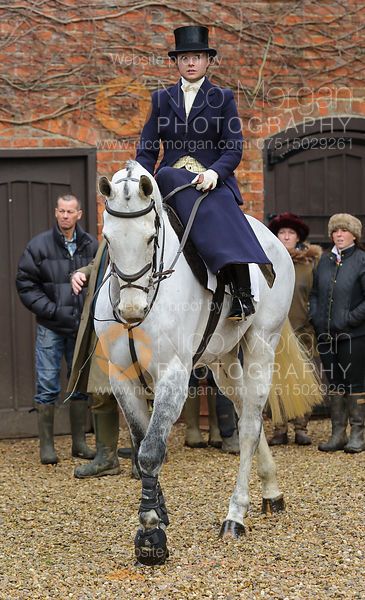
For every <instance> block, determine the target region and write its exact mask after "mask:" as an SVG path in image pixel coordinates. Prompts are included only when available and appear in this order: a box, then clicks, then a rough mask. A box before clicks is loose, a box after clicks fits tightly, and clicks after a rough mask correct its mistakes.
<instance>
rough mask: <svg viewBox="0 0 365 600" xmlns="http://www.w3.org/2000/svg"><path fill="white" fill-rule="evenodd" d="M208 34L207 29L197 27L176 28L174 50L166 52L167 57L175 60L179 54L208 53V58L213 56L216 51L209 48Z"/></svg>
mask: <svg viewBox="0 0 365 600" xmlns="http://www.w3.org/2000/svg"><path fill="white" fill-rule="evenodd" d="M208 34H209V30H208V27H201V26H199V25H188V26H187V27H178V28H177V29H175V31H174V35H175V46H176V48H175V50H171V51H170V52H168V55H169V56H171V57H173V58H176V56H177V55H178V54H180V53H181V52H208V54H209V56H215V55H216V54H217V51H216V50H214V48H209V41H208Z"/></svg>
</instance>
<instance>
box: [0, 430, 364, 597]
mask: <svg viewBox="0 0 365 600" xmlns="http://www.w3.org/2000/svg"><path fill="white" fill-rule="evenodd" d="M265 426H266V428H267V429H268V424H266V425H265ZM310 431H311V433H312V434H313V439H314V442H315V444H314V445H313V446H310V447H306V448H299V447H297V446H294V445H293V444H292V443H291V444H290V445H289V446H286V447H279V448H275V449H274V456H275V459H276V463H277V467H278V475H279V481H280V485H281V488H282V490H283V491H284V493H285V498H286V503H287V512H286V513H284V514H282V515H280V516H274V517H264V516H262V515H261V513H260V504H261V494H260V485H259V481H258V478H257V474H256V468H255V467H254V469H253V475H252V483H251V509H250V512H249V515H248V518H247V519H246V525H247V528H248V535H247V537H246V538H244V539H242V540H240V541H238V542H237V541H233V540H228V541H224V542H222V541H220V540H218V539H217V534H218V532H219V527H220V524H221V522H222V520H223V519H224V517H225V515H226V512H227V507H228V500H229V496H230V494H231V491H232V488H233V485H234V481H235V476H236V471H237V466H238V458H237V457H233V456H228V455H224V454H222V453H221V452H220V451H219V450H214V449H207V450H205V449H204V450H191V449H188V448H184V447H183V435H184V426H183V425H181V424H180V425H177V426H176V427H175V428H174V430H173V435H172V436H171V442H170V444H169V460H168V462H167V463H166V464H165V465H164V468H163V474H162V478H161V482H162V485H163V489H164V493H165V498H166V502H167V507H168V509H169V514H170V519H171V525H170V527H169V532H168V541H169V549H170V558H169V560H168V561H167V563H166V564H165V565H164V566H163V567H156V568H154V569H148V568H146V567H145V568H138V567H135V566H134V554H133V539H134V535H135V531H136V527H137V522H138V519H137V508H138V503H139V494H140V484H139V482H137V481H134V480H132V479H130V473H129V471H130V467H129V463H128V462H127V461H122V467H123V471H122V474H121V475H120V476H118V477H103V478H100V479H94V480H76V479H75V478H74V477H73V469H74V466H75V464H78V461H77V460H74V459H71V458H70V457H69V453H70V446H71V444H70V438H69V437H67V436H65V437H59V438H57V439H56V446H57V450H58V453H59V457H60V459H61V462H60V463H59V465H57V466H55V467H53V466H42V465H40V464H39V462H38V442H37V440H20V441H8V440H6V441H0V481H1V499H0V507H1V508H0V510H1V515H0V518H1V522H0V524H1V547H0V551H1V556H0V598H1V600H8V599H9V600H10V599H16V600H25V599H28V598H29V599H32V600H36V599H41V600H46V599H48V598H52V599H54V598H57V599H60V600H65V599H67V598H75V599H77V600H86V599H92V600H97V599H99V598H100V599H103V600H109V599H116V600H124V599H128V600H135V599H140V598H146V599H147V598H148V600H157V599H158V600H162V599H169V600H170V599H173V600H180V599H181V600H183V599H184V600H185V599H194V598H197V599H203V598H211V599H215V600H233V599H256V598H260V599H261V598H275V599H279V598H280V599H286V598H288V599H298V600H307V599H308V600H318V599H322V598H323V599H326V600H328V599H330V598H346V599H349V598H358V599H363V598H365V577H364V556H365V533H364V526H365V493H364V490H365V486H364V483H365V453H363V454H360V455H357V456H352V455H345V454H344V453H342V452H337V453H335V454H329V455H328V454H323V453H320V452H318V451H317V449H316V444H317V443H318V441H319V440H322V439H324V438H325V436H326V435H327V434H328V431H329V422H328V420H325V421H312V422H311V423H310ZM123 437H125V432H122V435H121V438H122V439H121V442H122V443H123V441H125V439H126V438H125V439H124V440H123Z"/></svg>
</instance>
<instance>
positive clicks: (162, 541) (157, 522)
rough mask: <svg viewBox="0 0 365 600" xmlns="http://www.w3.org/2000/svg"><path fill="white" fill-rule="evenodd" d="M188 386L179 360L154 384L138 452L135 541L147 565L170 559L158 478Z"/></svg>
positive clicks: (162, 499) (184, 371) (141, 559)
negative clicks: (150, 409) (139, 495)
mask: <svg viewBox="0 0 365 600" xmlns="http://www.w3.org/2000/svg"><path fill="white" fill-rule="evenodd" d="M188 382H189V374H188V371H187V370H186V369H185V367H183V366H182V364H181V362H180V361H179V360H178V359H174V360H172V361H171V362H170V363H169V366H168V368H167V369H166V370H165V371H164V373H163V375H162V377H160V378H159V380H158V381H157V382H156V384H155V399H154V407H153V412H152V416H151V419H150V423H149V426H148V429H147V432H146V435H145V437H144V439H143V441H142V443H141V445H140V448H139V453H138V463H139V467H140V470H141V479H142V498H141V504H140V507H139V520H140V524H141V527H140V529H139V530H138V532H137V535H136V539H135V552H136V557H137V560H138V561H139V562H140V563H142V564H145V565H157V564H163V563H164V562H165V560H166V558H167V557H168V550H167V539H166V533H165V530H166V527H167V526H168V524H169V518H168V515H167V510H166V505H165V500H164V497H163V493H162V490H161V487H160V484H159V481H158V474H159V472H160V469H161V466H162V463H163V460H164V458H165V453H166V443H167V438H168V435H169V433H170V431H171V428H172V426H173V424H174V423H175V421H176V420H177V419H178V418H179V416H180V413H181V410H182V407H183V405H184V402H185V399H186V396H187V391H188Z"/></svg>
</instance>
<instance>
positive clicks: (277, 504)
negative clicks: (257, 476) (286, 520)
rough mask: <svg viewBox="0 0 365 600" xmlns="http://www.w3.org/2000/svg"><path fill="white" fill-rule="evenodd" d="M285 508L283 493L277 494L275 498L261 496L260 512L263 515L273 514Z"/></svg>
mask: <svg viewBox="0 0 365 600" xmlns="http://www.w3.org/2000/svg"><path fill="white" fill-rule="evenodd" d="M284 510H285V501H284V496H283V494H280V496H277V498H263V499H262V507H261V512H262V513H263V514H264V515H273V514H275V513H278V512H283V511H284Z"/></svg>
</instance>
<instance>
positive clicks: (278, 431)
mask: <svg viewBox="0 0 365 600" xmlns="http://www.w3.org/2000/svg"><path fill="white" fill-rule="evenodd" d="M288 442H289V440H288V423H284V424H283V425H280V426H276V427H274V431H273V434H272V437H271V438H270V439H269V440H268V442H267V443H268V444H269V446H285V445H286V444H287V443H288Z"/></svg>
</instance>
